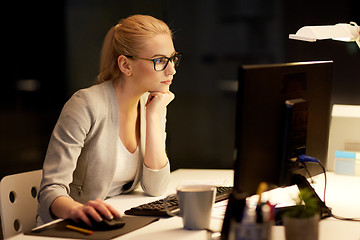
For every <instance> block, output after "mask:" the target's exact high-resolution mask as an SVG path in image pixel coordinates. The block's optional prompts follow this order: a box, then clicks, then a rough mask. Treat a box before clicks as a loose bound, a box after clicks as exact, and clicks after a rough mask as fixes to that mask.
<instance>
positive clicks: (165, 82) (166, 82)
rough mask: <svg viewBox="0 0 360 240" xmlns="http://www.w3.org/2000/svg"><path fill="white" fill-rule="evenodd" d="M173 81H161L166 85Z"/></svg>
mask: <svg viewBox="0 0 360 240" xmlns="http://www.w3.org/2000/svg"><path fill="white" fill-rule="evenodd" d="M171 82H172V81H171V80H167V81H162V82H161V83H163V84H166V85H170V84H171Z"/></svg>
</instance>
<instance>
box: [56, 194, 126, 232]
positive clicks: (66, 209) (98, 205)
mask: <svg viewBox="0 0 360 240" xmlns="http://www.w3.org/2000/svg"><path fill="white" fill-rule="evenodd" d="M51 211H52V212H53V214H54V215H56V216H57V217H60V218H64V219H72V220H74V221H76V222H79V221H82V222H84V223H85V224H87V225H88V226H92V224H91V219H94V220H95V221H96V222H101V221H102V220H103V218H106V219H108V220H111V219H113V218H114V217H115V218H120V213H119V212H118V211H117V210H116V209H115V208H113V207H112V206H111V205H109V204H107V203H105V202H104V201H101V200H99V199H97V200H90V201H88V202H87V203H85V204H81V203H79V202H76V201H74V200H72V199H71V198H69V197H65V196H61V197H58V198H57V199H55V200H54V202H53V204H52V205H51Z"/></svg>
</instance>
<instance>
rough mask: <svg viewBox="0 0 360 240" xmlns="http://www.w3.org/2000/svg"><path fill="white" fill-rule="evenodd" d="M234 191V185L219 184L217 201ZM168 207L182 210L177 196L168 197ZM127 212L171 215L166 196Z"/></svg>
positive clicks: (128, 213) (138, 214)
mask: <svg viewBox="0 0 360 240" xmlns="http://www.w3.org/2000/svg"><path fill="white" fill-rule="evenodd" d="M232 191H233V187H228V186H218V187H217V188H216V197H215V202H220V201H222V200H226V199H228V198H229V196H230V193H231V192H232ZM168 209H169V210H170V211H171V212H173V213H176V212H179V211H180V209H179V202H178V199H177V198H176V196H173V197H170V198H169V199H168ZM125 214H127V215H137V216H157V217H170V215H168V213H167V212H166V210H165V208H164V198H163V199H159V200H156V201H153V202H150V203H145V204H142V205H139V206H137V207H133V208H131V209H129V210H126V211H125Z"/></svg>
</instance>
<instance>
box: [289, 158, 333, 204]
mask: <svg viewBox="0 0 360 240" xmlns="http://www.w3.org/2000/svg"><path fill="white" fill-rule="evenodd" d="M296 161H297V162H300V163H303V164H304V165H305V166H306V164H305V163H306V162H311V163H317V164H319V166H320V167H321V169H322V171H323V173H324V181H325V185H324V198H323V202H324V204H325V202H326V201H325V196H326V187H327V176H326V170H325V167H324V165H323V164H322V163H321V162H320V161H319V160H318V159H317V158H314V157H310V156H307V155H304V154H302V155H299V156H298V157H297V159H296ZM305 169H306V170H307V168H306V167H305ZM307 172H308V171H307ZM310 177H311V176H310ZM325 205H326V204H325Z"/></svg>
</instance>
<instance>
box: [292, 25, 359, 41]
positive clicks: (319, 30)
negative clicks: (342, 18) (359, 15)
mask: <svg viewBox="0 0 360 240" xmlns="http://www.w3.org/2000/svg"><path fill="white" fill-rule="evenodd" d="M289 38H290V39H296V40H302V41H308V42H315V41H316V40H323V39H334V40H340V41H356V42H357V44H358V46H359V47H360V27H359V26H358V25H357V24H356V23H355V22H350V24H347V23H338V24H336V25H323V26H305V27H302V28H300V29H299V30H298V31H297V32H296V34H290V35H289Z"/></svg>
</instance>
